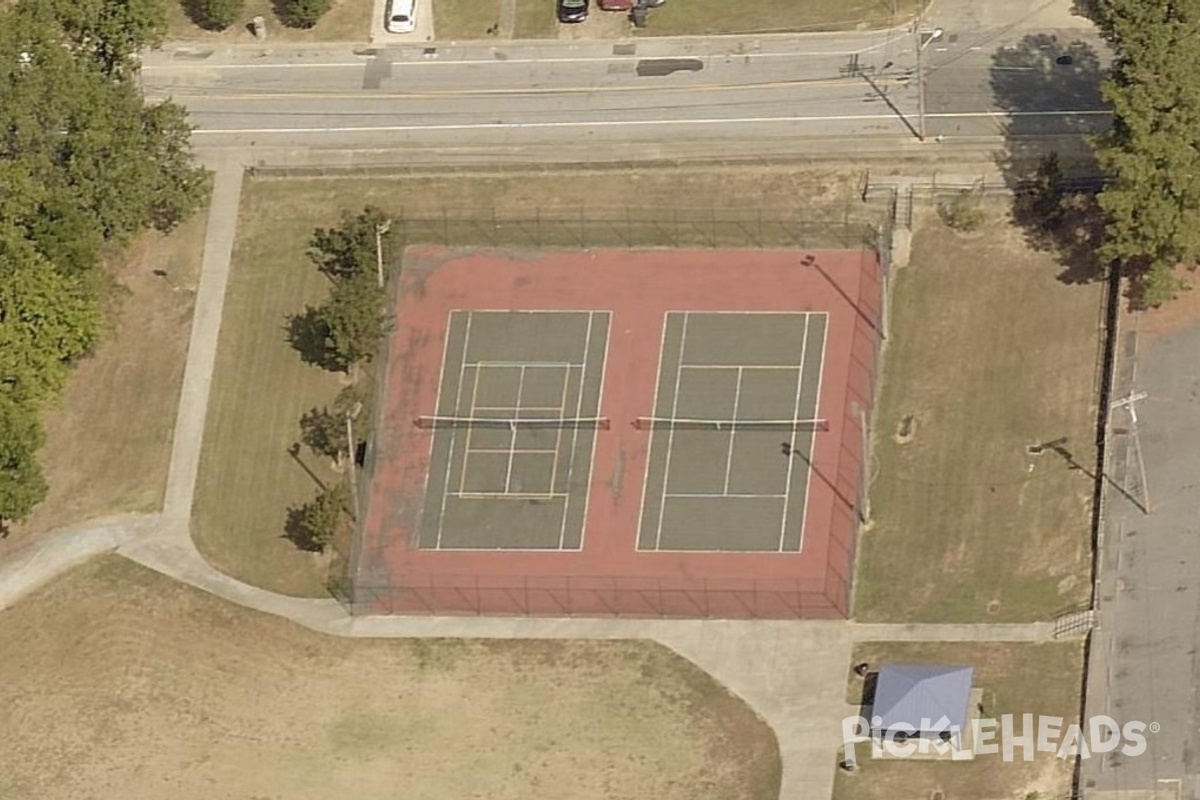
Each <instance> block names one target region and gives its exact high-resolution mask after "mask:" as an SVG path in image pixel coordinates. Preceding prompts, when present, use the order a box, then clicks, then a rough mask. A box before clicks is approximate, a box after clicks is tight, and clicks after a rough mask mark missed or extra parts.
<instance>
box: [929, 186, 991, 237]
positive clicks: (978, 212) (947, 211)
mask: <svg viewBox="0 0 1200 800" xmlns="http://www.w3.org/2000/svg"><path fill="white" fill-rule="evenodd" d="M938 216H940V217H941V218H942V222H944V223H946V225H947V226H948V227H950V228H953V229H954V230H956V231H974V230H979V228H980V227H982V226H983V223H984V222H985V221H986V220H987V216H986V215H985V214H984V213H983V209H982V208H980V207H979V196H978V195H977V194H975V192H972V191H971V190H969V189H964V190H962V191H961V192H959V193H958V194H956V195H955V196H954V199H953V200H951V201H950V202H948V203H939V204H938Z"/></svg>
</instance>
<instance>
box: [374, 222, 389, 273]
mask: <svg viewBox="0 0 1200 800" xmlns="http://www.w3.org/2000/svg"><path fill="white" fill-rule="evenodd" d="M391 227H392V221H391V220H390V219H389V220H388V221H386V222H383V223H380V224H379V225H376V226H375V274H376V276H377V277H378V279H379V288H380V289H382V288H383V235H384V234H385V233H387V232H388V231H389V230H391Z"/></svg>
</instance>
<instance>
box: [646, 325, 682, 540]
mask: <svg viewBox="0 0 1200 800" xmlns="http://www.w3.org/2000/svg"><path fill="white" fill-rule="evenodd" d="M670 317H671V312H670V311H667V312H666V313H664V314H663V320H662V326H661V327H660V328H659V335H658V370H657V371H656V372H655V373H654V396H653V397H651V398H650V411H651V413H652V414H654V416H658V390H659V383H660V382H661V381H662V370H663V359H665V358H666V357H667V353H666V346H667V321H668V320H669V319H670ZM682 361H683V359H680V362H681V363H682ZM656 438H658V437H656V436H655V435H654V430H653V429H652V430H651V431H650V446H649V447H648V448H646V474H645V475H643V476H642V504H641V506H640V508H639V512H640V513H639V514H638V531H637V550H638V551H639V552H647V551H644V550H642V526H643V524H644V523H645V521H646V518H645V517H646V492H647V487H648V486H649V485H650V467H651V465H653V464H654V440H655V439H656ZM666 491H667V490H666V487H665V486H664V488H663V495H664V496H666Z"/></svg>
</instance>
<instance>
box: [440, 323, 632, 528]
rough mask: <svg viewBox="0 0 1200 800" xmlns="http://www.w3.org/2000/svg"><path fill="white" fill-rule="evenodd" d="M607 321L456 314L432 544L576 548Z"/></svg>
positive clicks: (449, 339) (445, 380)
mask: <svg viewBox="0 0 1200 800" xmlns="http://www.w3.org/2000/svg"><path fill="white" fill-rule="evenodd" d="M608 328H609V315H608V313H607V312H601V311H519V312H510V311H453V312H451V314H450V320H449V325H448V328H447V333H446V350H445V360H444V362H443V365H442V377H441V386H440V390H439V395H438V403H437V410H436V412H435V413H434V414H433V415H431V416H429V417H427V418H423V419H422V420H419V421H418V424H422V425H423V426H425V427H429V428H431V429H432V431H433V433H432V436H433V442H432V450H431V457H430V465H429V484H428V487H427V490H426V493H425V507H424V513H423V515H422V517H421V526H420V530H419V538H420V541H419V546H420V547H422V548H426V549H478V550H492V549H515V550H577V549H579V548H580V547H581V546H582V543H583V524H584V516H585V512H586V507H587V492H588V485H589V482H590V477H591V462H592V451H593V448H594V445H595V436H596V431H597V429H598V427H599V426H600V425H602V424H606V423H603V422H601V421H598V420H596V417H597V415H598V412H599V408H600V391H601V383H602V380H603V372H604V357H605V353H606V350H607V346H608Z"/></svg>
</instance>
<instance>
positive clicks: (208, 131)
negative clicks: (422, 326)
mask: <svg viewBox="0 0 1200 800" xmlns="http://www.w3.org/2000/svg"><path fill="white" fill-rule="evenodd" d="M1080 116H1089V117H1092V116H1095V117H1099V116H1103V117H1109V116H1112V112H1111V111H1098V110H1075V111H999V110H996V111H963V112H958V113H939V114H926V115H925V117H926V119H997V120H998V119H1003V118H1005V117H1008V118H1013V119H1016V118H1021V117H1080ZM881 120H887V121H891V122H897V123H898V122H899V120H898V119H897V118H896V115H895V114H826V115H822V116H811V117H801V116H790V117H702V118H694V119H682V118H681V119H643V120H621V119H603V120H593V121H591V122H586V121H583V120H570V121H560V122H455V123H440V124H434V125H353V126H344V127H343V126H340V125H337V126H328V127H320V128H196V129H195V130H193V131H192V136H205V135H212V136H223V135H228V134H239V135H259V136H266V135H270V134H275V133H278V134H289V135H295V134H324V133H342V134H346V133H414V132H417V131H468V130H512V129H516V130H538V129H553V128H568V129H570V128H622V127H639V126H642V127H662V126H676V127H695V126H697V125H767V124H773V123H784V124H797V123H825V122H878V121H881Z"/></svg>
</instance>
